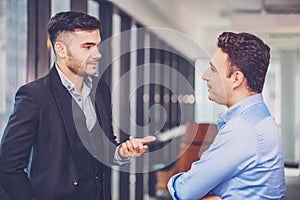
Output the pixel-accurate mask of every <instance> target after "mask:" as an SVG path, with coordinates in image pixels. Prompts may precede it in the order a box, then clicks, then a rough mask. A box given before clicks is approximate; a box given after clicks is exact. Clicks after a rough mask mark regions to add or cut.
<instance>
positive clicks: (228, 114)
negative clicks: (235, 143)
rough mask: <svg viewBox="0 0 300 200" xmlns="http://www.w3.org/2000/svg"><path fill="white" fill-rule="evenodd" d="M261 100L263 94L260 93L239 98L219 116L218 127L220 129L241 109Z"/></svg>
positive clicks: (241, 110) (245, 108)
mask: <svg viewBox="0 0 300 200" xmlns="http://www.w3.org/2000/svg"><path fill="white" fill-rule="evenodd" d="M261 102H263V96H262V94H261V93H258V94H254V95H251V96H249V97H247V98H245V99H243V100H241V101H240V102H238V103H237V104H235V105H234V106H232V107H231V108H230V109H228V110H227V112H226V113H224V114H222V115H220V116H219V121H218V128H219V129H220V128H221V127H222V126H223V125H224V124H226V123H227V122H228V121H230V120H231V119H233V118H235V117H236V116H238V115H239V114H241V113H242V112H243V111H245V110H247V109H248V108H249V107H251V106H253V105H255V104H258V103H261Z"/></svg>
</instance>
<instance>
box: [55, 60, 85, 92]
mask: <svg viewBox="0 0 300 200" xmlns="http://www.w3.org/2000/svg"><path fill="white" fill-rule="evenodd" d="M56 64H57V67H58V68H59V69H60V71H61V72H62V73H63V74H64V75H65V76H66V77H67V78H68V79H69V80H70V81H71V82H72V83H73V84H74V85H75V87H76V92H77V93H79V94H81V93H82V87H83V80H84V77H83V76H81V75H78V74H75V73H74V72H73V71H71V70H70V69H69V68H68V67H62V65H60V64H59V63H56Z"/></svg>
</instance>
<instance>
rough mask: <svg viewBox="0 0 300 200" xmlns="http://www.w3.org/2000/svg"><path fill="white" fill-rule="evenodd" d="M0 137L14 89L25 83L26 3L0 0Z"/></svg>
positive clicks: (23, 0)
mask: <svg viewBox="0 0 300 200" xmlns="http://www.w3.org/2000/svg"><path fill="white" fill-rule="evenodd" d="M0 13H1V15H0V23H1V26H0V32H1V34H0V66H1V67H0V138H1V137H2V134H3V130H4V128H5V126H6V123H7V120H8V117H9V115H10V113H11V112H12V108H13V103H14V97H15V93H16V90H17V89H18V87H19V86H20V85H22V84H24V83H25V82H26V73H27V70H26V66H27V25H28V22H27V0H3V1H0Z"/></svg>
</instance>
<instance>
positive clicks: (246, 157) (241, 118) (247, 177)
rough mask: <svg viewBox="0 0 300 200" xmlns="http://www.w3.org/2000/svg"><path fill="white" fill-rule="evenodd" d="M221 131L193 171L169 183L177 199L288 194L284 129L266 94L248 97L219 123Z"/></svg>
mask: <svg viewBox="0 0 300 200" xmlns="http://www.w3.org/2000/svg"><path fill="white" fill-rule="evenodd" d="M218 129H219V132H218V134H217V136H216V138H215V140H214V142H213V143H212V145H211V146H210V148H209V149H208V150H207V151H205V152H204V153H203V154H202V156H201V158H200V160H198V161H196V162H194V163H193V164H192V166H191V169H190V170H189V171H188V172H183V173H179V174H177V175H174V176H173V177H172V178H171V179H170V180H169V182H168V189H169V191H170V194H171V196H172V198H173V199H201V198H202V197H204V196H206V195H207V194H210V195H216V196H219V197H221V198H222V199H230V200H233V199H234V200H238V199H242V200H245V199H247V200H248V199H251V200H252V199H254V200H256V199H259V200H260V199H276V200H279V199H284V195H285V176H284V161H283V154H282V145H281V136H280V133H279V128H278V126H277V125H276V123H275V121H274V119H273V118H272V117H271V115H270V113H269V111H268V109H267V107H266V105H265V104H264V102H263V97H262V95H261V94H255V95H252V96H250V97H247V98H246V99H243V100H242V101H240V102H239V103H238V104H236V105H234V106H233V107H231V108H230V109H229V110H228V111H227V112H226V113H225V114H224V115H222V116H220V120H219V122H218Z"/></svg>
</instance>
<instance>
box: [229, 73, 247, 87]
mask: <svg viewBox="0 0 300 200" xmlns="http://www.w3.org/2000/svg"><path fill="white" fill-rule="evenodd" d="M231 77H232V79H233V85H232V88H233V89H234V88H237V87H239V86H241V85H242V84H246V78H245V76H244V74H243V73H242V72H241V71H238V70H237V71H235V72H234V73H233V74H232V75H231Z"/></svg>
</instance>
